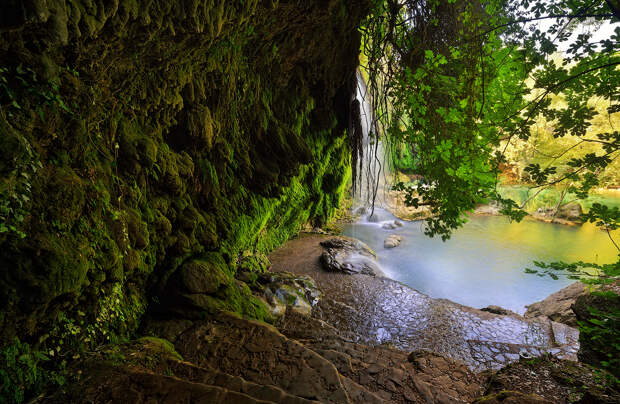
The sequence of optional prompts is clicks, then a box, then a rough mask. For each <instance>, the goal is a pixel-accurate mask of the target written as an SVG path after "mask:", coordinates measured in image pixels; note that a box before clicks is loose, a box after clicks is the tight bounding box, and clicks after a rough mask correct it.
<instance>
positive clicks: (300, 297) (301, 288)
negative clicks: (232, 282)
mask: <svg viewBox="0 0 620 404" xmlns="http://www.w3.org/2000/svg"><path fill="white" fill-rule="evenodd" d="M254 293H255V294H256V295H258V296H259V297H261V298H262V299H263V300H264V301H265V302H266V303H267V305H268V307H269V309H270V311H271V313H272V314H273V315H275V316H276V317H279V316H282V315H283V314H284V313H285V312H286V310H287V309H290V310H292V311H293V312H295V313H298V314H301V315H304V316H309V315H310V313H311V312H312V307H313V306H314V305H316V304H317V303H318V301H319V299H320V298H321V291H320V290H319V289H318V288H317V287H316V283H315V282H314V280H313V279H312V278H311V277H309V276H303V275H294V274H291V273H289V272H277V273H276V272H267V273H264V274H261V275H259V277H258V279H257V282H256V284H255V285H254Z"/></svg>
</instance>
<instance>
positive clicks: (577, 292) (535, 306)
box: [523, 282, 588, 327]
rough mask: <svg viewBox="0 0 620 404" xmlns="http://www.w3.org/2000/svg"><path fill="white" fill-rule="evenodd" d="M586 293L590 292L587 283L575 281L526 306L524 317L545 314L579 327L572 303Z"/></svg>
mask: <svg viewBox="0 0 620 404" xmlns="http://www.w3.org/2000/svg"><path fill="white" fill-rule="evenodd" d="M585 294H588V290H587V289H586V285H584V284H583V283H581V282H575V283H573V284H572V285H569V286H567V287H565V288H564V289H561V290H559V291H558V292H555V293H553V294H551V295H549V297H547V298H546V299H545V300H541V301H540V302H535V303H532V304H530V305H528V306H526V308H527V311H526V312H525V314H524V315H523V317H525V318H534V317H539V316H545V317H549V319H551V320H553V321H557V322H558V323H564V324H566V325H570V326H572V327H577V318H576V317H575V313H574V312H573V310H572V309H571V305H572V304H573V303H575V301H576V300H577V298H578V297H579V296H582V295H585Z"/></svg>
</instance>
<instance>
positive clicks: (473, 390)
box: [306, 339, 484, 403]
mask: <svg viewBox="0 0 620 404" xmlns="http://www.w3.org/2000/svg"><path fill="white" fill-rule="evenodd" d="M306 346H308V347H310V348H312V349H313V350H315V351H316V352H317V353H319V354H321V356H323V357H325V358H326V359H328V360H330V361H331V362H332V363H334V365H335V366H336V367H337V368H338V371H339V372H340V373H341V374H342V375H344V376H347V377H348V378H350V379H351V380H353V381H355V382H357V383H358V384H360V385H362V386H363V387H365V388H367V389H368V390H370V391H372V392H374V393H376V394H377V395H378V396H379V397H381V398H383V399H385V400H386V401H388V402H394V403H407V402H414V403H426V402H436V403H465V402H471V401H472V400H473V399H474V398H476V397H478V396H479V395H480V394H481V393H482V392H483V390H484V388H483V377H481V376H479V375H477V374H475V373H473V372H472V371H471V370H470V369H469V368H468V367H467V366H466V365H465V364H462V363H459V362H456V361H453V360H451V359H448V358H444V357H442V356H440V355H437V354H433V353H430V352H425V351H419V352H415V353H413V354H410V355H407V354H406V353H405V352H402V351H398V350H395V349H391V348H389V347H381V346H373V347H370V346H366V345H361V344H356V343H351V342H346V341H338V340H336V339H332V340H323V341H321V342H317V343H312V342H306Z"/></svg>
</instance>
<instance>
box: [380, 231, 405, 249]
mask: <svg viewBox="0 0 620 404" xmlns="http://www.w3.org/2000/svg"><path fill="white" fill-rule="evenodd" d="M402 240H403V237H402V236H399V235H397V234H391V235H389V236H388V237H387V238H386V239H385V241H384V242H383V248H394V247H397V246H398V245H400V242H401V241H402Z"/></svg>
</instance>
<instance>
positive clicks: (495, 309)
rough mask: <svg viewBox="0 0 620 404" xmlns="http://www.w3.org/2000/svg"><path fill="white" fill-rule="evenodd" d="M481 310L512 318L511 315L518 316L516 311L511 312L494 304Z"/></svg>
mask: <svg viewBox="0 0 620 404" xmlns="http://www.w3.org/2000/svg"><path fill="white" fill-rule="evenodd" d="M480 310H482V311H486V312H488V313H493V314H500V315H502V316H510V315H515V314H516V315H518V314H517V313H515V312H514V311H510V310H508V309H505V308H503V307H501V306H495V305H493V304H492V305H490V306H487V307H485V308H483V309H480Z"/></svg>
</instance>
